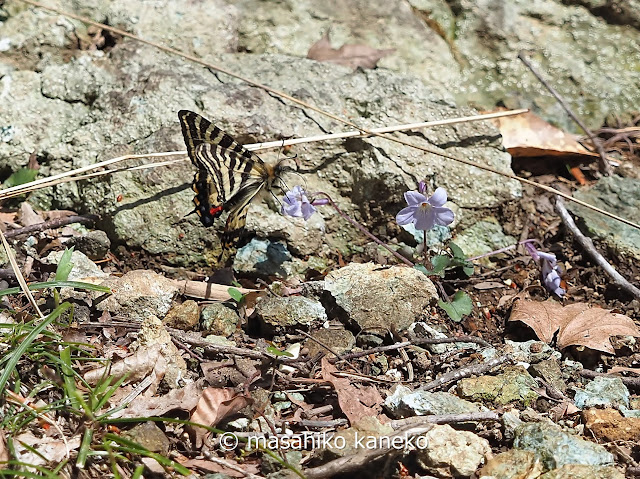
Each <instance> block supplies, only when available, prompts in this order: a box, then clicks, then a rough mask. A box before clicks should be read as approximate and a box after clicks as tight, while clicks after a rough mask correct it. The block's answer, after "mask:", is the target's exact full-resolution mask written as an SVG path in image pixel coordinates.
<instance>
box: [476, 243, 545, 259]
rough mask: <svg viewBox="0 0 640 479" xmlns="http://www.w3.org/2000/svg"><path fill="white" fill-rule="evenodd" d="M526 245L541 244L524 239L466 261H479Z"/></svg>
mask: <svg viewBox="0 0 640 479" xmlns="http://www.w3.org/2000/svg"><path fill="white" fill-rule="evenodd" d="M526 243H538V244H539V245H541V244H542V243H540V241H538V240H537V239H526V240H524V241H518V242H517V243H516V244H512V245H509V246H505V247H504V248H500V249H497V250H494V251H489V252H488V253H485V254H481V255H479V256H474V257H473V258H469V259H468V260H467V261H475V260H477V259H480V258H486V257H487V256H493V255H494V254H500V253H504V252H505V251H509V250H510V249H513V248H515V247H517V246H518V245H521V244H526Z"/></svg>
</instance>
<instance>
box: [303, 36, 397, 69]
mask: <svg viewBox="0 0 640 479" xmlns="http://www.w3.org/2000/svg"><path fill="white" fill-rule="evenodd" d="M394 51H395V49H393V48H391V49H387V50H378V49H377V48H372V47H369V46H367V45H347V44H345V45H342V46H341V47H340V48H338V49H335V48H331V42H330V40H329V34H328V33H325V35H324V36H323V37H322V38H321V39H320V40H318V41H317V42H316V43H314V44H313V45H311V48H309V52H308V53H307V58H311V59H312V60H317V61H319V62H330V63H337V64H338V65H344V66H348V67H352V68H358V67H361V68H375V67H376V65H377V64H378V62H379V61H380V59H382V58H383V57H385V56H387V55H389V54H390V53H393V52H394Z"/></svg>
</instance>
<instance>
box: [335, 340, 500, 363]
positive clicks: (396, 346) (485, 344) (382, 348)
mask: <svg viewBox="0 0 640 479" xmlns="http://www.w3.org/2000/svg"><path fill="white" fill-rule="evenodd" d="M447 343H475V344H479V345H480V346H482V347H485V348H488V347H490V346H491V344H489V343H488V342H486V341H485V340H484V339H482V338H478V337H477V336H458V337H455V338H417V339H412V340H411V341H403V342H401V343H395V344H390V345H388V346H378V347H377V348H371V349H367V350H366V351H358V352H357V353H350V354H343V355H342V358H341V359H342V360H344V361H347V360H350V359H355V358H361V357H363V356H368V355H369V354H375V353H383V352H385V351H393V350H396V349H400V348H406V347H407V346H422V345H426V344H447ZM337 361H338V359H336V358H331V359H329V362H331V363H335V362H337Z"/></svg>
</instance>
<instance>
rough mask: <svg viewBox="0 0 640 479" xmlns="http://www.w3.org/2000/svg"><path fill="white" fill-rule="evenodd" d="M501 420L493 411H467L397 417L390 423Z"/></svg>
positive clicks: (411, 423) (394, 426) (394, 424)
mask: <svg viewBox="0 0 640 479" xmlns="http://www.w3.org/2000/svg"><path fill="white" fill-rule="evenodd" d="M479 421H500V414H498V413H497V412H493V411H479V412H467V413H461V414H433V415H429V416H411V417H408V418H405V419H396V420H393V421H391V422H390V423H389V425H390V426H391V427H392V428H394V429H399V428H402V427H406V426H409V425H415V424H452V423H458V422H479Z"/></svg>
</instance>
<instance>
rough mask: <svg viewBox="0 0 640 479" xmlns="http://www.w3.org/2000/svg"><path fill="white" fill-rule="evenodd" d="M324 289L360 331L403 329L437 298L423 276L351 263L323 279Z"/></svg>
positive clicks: (397, 268)
mask: <svg viewBox="0 0 640 479" xmlns="http://www.w3.org/2000/svg"><path fill="white" fill-rule="evenodd" d="M325 289H326V290H327V291H329V292H330V293H331V295H332V296H333V298H334V299H335V301H336V303H337V304H338V306H340V307H341V308H342V309H343V310H344V311H345V312H346V314H347V316H348V318H349V320H350V321H353V322H355V323H356V324H357V325H358V327H359V328H360V329H369V330H371V329H374V330H375V329H377V330H384V331H387V330H395V331H404V330H406V329H407V328H408V327H409V326H411V324H413V322H414V321H415V320H416V318H417V317H418V316H419V315H420V314H421V313H422V312H423V311H424V310H425V308H426V307H427V306H428V305H429V304H430V303H431V302H432V301H433V300H435V298H437V297H438V294H437V291H436V289H435V286H434V285H433V283H432V282H431V280H429V278H427V277H426V276H425V275H424V274H422V273H420V272H419V271H418V270H416V269H413V268H405V267H402V266H391V267H381V266H379V265H376V264H373V263H365V264H360V263H351V264H349V265H348V266H345V267H344V268H340V269H338V270H336V271H332V272H331V273H329V274H328V275H327V277H326V278H325Z"/></svg>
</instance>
